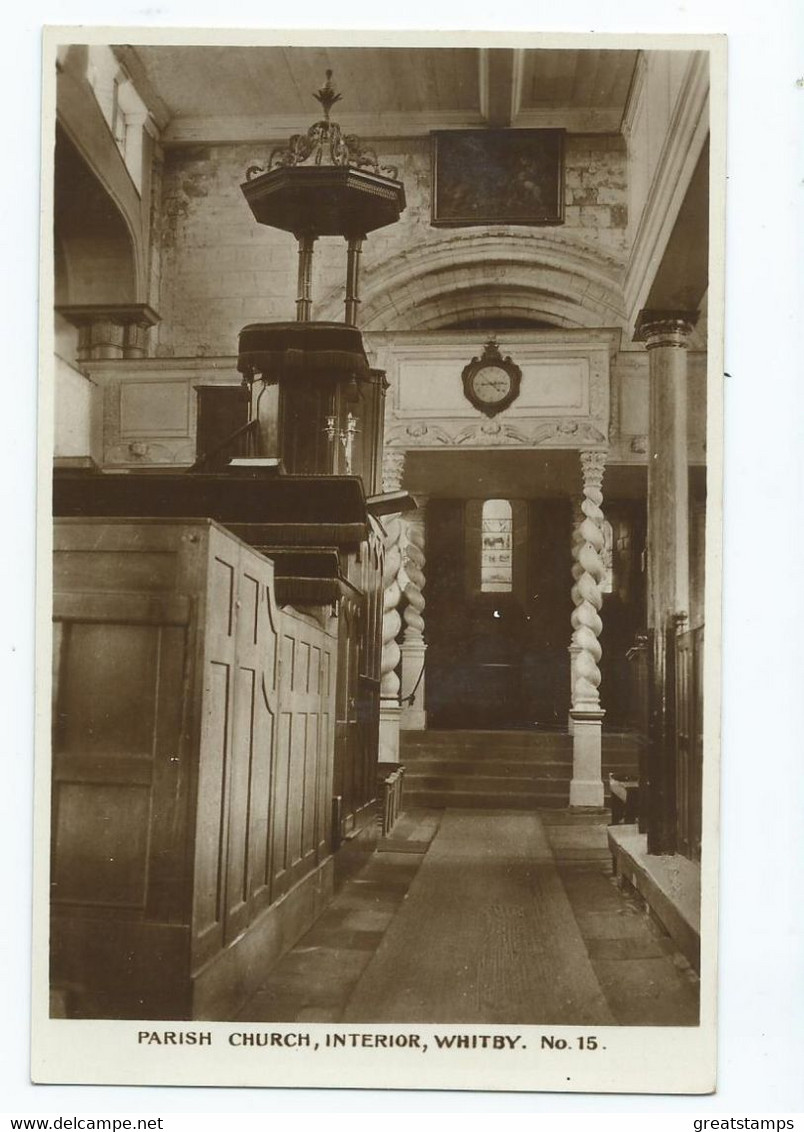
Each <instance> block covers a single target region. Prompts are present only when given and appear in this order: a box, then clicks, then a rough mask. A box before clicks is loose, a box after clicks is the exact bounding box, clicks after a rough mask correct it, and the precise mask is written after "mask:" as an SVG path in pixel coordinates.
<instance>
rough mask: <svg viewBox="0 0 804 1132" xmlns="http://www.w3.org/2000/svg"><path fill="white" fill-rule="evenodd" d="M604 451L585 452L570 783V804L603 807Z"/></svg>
mask: <svg viewBox="0 0 804 1132" xmlns="http://www.w3.org/2000/svg"><path fill="white" fill-rule="evenodd" d="M605 465H606V454H605V452H581V471H582V474H583V498H582V500H581V511H582V513H583V519H582V521H581V524H580V526H579V527H578V537H577V540H576V541H575V544H574V550H573V557H574V558H575V566H574V567H573V579H574V585H573V589H572V596H573V601H574V603H575V609H574V610H573V613H572V628H573V634H572V645H571V646H570V648H571V649H574V650H575V654H574V666H573V685H572V708H571V709H570V718H571V720H572V781H571V782H570V806H578V807H594V808H599V807H602V805H603V777H602V746H603V741H602V725H603V717H604V715H605V714H606V713H605V711H604V710H603V708H601V706H600V692H599V690H598V689H599V687H600V668H599V664H600V658H601V656H602V653H603V650H602V649H601V647H600V641H599V640H598V638H599V637H600V633H601V631H602V629H603V622H602V620H601V618H600V610H601V608H602V606H603V593H602V591H601V586H600V583H601V581H602V580H603V574H604V572H605V570H604V565H603V557H602V552H603V545H604V540H603V511H602V510H601V504H602V502H603V491H602V484H603V471H604V469H605Z"/></svg>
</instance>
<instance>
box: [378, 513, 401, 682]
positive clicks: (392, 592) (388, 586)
mask: <svg viewBox="0 0 804 1132" xmlns="http://www.w3.org/2000/svg"><path fill="white" fill-rule="evenodd" d="M401 534H402V523H401V521H400V518H399V515H389V516H388V517H387V518H386V520H385V569H384V571H383V576H382V585H383V599H382V602H383V604H382V656H381V658H380V680H381V683H380V695H381V696H382V698H383V699H384V700H385V701H386V702H387V701H389V700H390V699H392V698H395V699H396V700H397V702H398V701H399V677H398V676H397V674H396V668H397V665H398V664H399V657H400V652H399V645H398V644H397V643H396V638H397V637H398V636H399V630H400V629H401V627H402V621H401V618H400V616H399V609H398V606H399V601H400V598H401V597H402V589H401V587H400V585H399V568H400V566H401V565H402V552H401V550H400V548H399V539H400V537H401Z"/></svg>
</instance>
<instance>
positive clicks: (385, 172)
mask: <svg viewBox="0 0 804 1132" xmlns="http://www.w3.org/2000/svg"><path fill="white" fill-rule="evenodd" d="M326 74H327V81H326V82H325V83H324V85H323V86H322V87H320V88H319V90H317V91H316V93H315V94H314V95H313V98H314V99H315V100H316V102H318V103H320V105H321V108H322V109H323V111H324V117H323V118H322V119H320V120H319V121H318V122H314V123H313V125H312V126H311V127H310V129H309V130H308V131H307V133H306V134H292V135H291V136H290V138H289V139H288V141H287V144H286V145H284V146H277V147H276V148H275V149H273V150H272V151H271V156H270V158H269V159H268V168H267V169H266V168H265V167H264V166H262V165H249V167H248V169H247V170H246V180H247V181H252V180H254V178H255V177H259V176H261V174H263V173H267V172H270V170H272V169H280V168H283V167H287V166H295V165H305V164H307V163H309V164H311V165H340V166H345V165H351V166H353V167H354V168H357V169H368V170H369V171H370V172H371V173H376V174H377V176H378V177H390V178H391V179H392V180H394V181H396V180H397V179H398V170H397V168H396V166H393V165H380V162H379V159H378V157H377V154H376V151H375V150H373V149H372V148H371V147H370V146H367V145H364V144H363V142H362V141H361V140H360V138H359V137H358V136H357V134H344V133H343V131H342V130H341V127H340V126H339V125H338V123H337V122H333V121H331V119H330V116H329V115H330V111H331V109H332V107H333V106H334V105H335V103H336V102H340V100H341V98H342V97H343V95H341V94H338V92H337V91H336V90H335V87H334V86H333V85H332V71H327V73H326Z"/></svg>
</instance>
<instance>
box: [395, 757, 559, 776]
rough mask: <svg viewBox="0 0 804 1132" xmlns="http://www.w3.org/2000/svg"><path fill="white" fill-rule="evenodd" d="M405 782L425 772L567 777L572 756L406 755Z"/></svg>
mask: <svg viewBox="0 0 804 1132" xmlns="http://www.w3.org/2000/svg"><path fill="white" fill-rule="evenodd" d="M403 766H404V767H405V774H406V779H405V781H406V782H407V781H408V780H409V779H411V778H414V777H416V778H418V777H420V776H421V775H427V774H446V775H462V774H465V775H471V776H472V777H475V778H487V777H493V778H534V777H538V778H566V779H568V780H569V778H570V777H571V776H572V759H566V760H562V761H560V762H547V761H544V762H543V761H542V760H541V759H516V760H510V761H503V760H502V759H453V758H443V757H441V756H440V755H439V756H438V757H436V758H424V757H422V758H416V759H406V760H405V762H404V763H403Z"/></svg>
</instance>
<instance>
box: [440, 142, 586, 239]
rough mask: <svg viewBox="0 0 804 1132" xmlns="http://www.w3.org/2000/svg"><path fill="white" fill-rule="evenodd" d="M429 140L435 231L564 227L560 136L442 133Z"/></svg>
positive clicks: (562, 145) (562, 160)
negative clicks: (502, 226) (479, 227)
mask: <svg viewBox="0 0 804 1132" xmlns="http://www.w3.org/2000/svg"><path fill="white" fill-rule="evenodd" d="M432 138H433V161H432V170H433V194H432V200H433V215H432V223H433V224H434V225H436V226H440V227H444V228H446V227H460V226H463V225H471V224H563V223H564V131H563V130H444V131H437V132H435V133H433V135H432Z"/></svg>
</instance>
